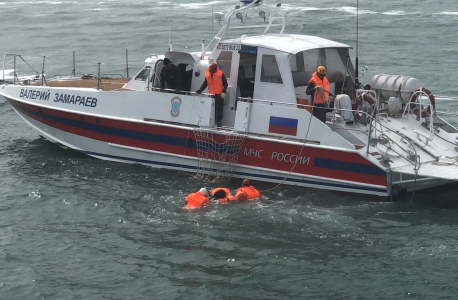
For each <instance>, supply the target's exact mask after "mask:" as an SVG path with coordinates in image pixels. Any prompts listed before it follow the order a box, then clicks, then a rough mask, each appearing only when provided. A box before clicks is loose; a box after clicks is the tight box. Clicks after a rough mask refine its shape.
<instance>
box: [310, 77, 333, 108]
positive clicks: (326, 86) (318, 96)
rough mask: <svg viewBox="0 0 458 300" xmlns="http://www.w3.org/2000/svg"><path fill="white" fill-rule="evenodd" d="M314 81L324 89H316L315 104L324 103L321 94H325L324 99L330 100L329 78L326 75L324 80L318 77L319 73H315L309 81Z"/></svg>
mask: <svg viewBox="0 0 458 300" xmlns="http://www.w3.org/2000/svg"><path fill="white" fill-rule="evenodd" d="M310 82H313V83H314V84H315V86H321V87H322V88H323V89H316V92H315V104H323V99H322V97H321V95H322V94H323V96H324V100H325V101H328V98H329V80H328V79H327V78H326V77H324V78H323V80H321V79H320V77H318V75H317V73H316V72H315V73H313V76H312V78H310V80H309V83H310Z"/></svg>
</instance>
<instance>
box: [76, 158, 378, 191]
mask: <svg viewBox="0 0 458 300" xmlns="http://www.w3.org/2000/svg"><path fill="white" fill-rule="evenodd" d="M77 151H80V152H81V153H84V154H87V155H93V156H101V157H106V158H112V159H118V160H126V161H131V162H135V163H141V164H150V165H158V166H164V167H171V168H182V169H187V170H189V171H190V172H196V171H197V167H195V166H189V165H182V164H175V163H166V162H160V161H152V160H144V159H138V158H130V157H123V156H116V155H111V154H101V153H96V152H90V151H81V150H77ZM234 174H235V175H240V176H249V177H256V178H260V179H271V180H279V181H281V180H283V179H285V177H279V176H272V175H262V174H259V173H247V172H234ZM285 181H288V182H291V183H301V184H313V185H319V186H323V187H334V188H341V189H342V188H344V189H352V190H359V191H366V192H376V193H383V194H386V193H387V191H386V188H374V187H362V186H351V185H345V184H338V183H327V182H317V181H311V180H305V179H295V178H286V180H285Z"/></svg>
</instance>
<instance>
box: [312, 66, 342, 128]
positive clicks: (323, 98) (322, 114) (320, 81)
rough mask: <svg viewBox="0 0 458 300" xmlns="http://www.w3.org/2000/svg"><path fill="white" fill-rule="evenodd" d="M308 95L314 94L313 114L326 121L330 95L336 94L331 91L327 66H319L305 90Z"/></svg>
mask: <svg viewBox="0 0 458 300" xmlns="http://www.w3.org/2000/svg"><path fill="white" fill-rule="evenodd" d="M305 93H306V94H307V95H311V96H312V105H313V106H314V107H313V115H314V116H315V117H316V118H318V119H319V120H321V122H323V123H326V111H327V109H326V105H325V102H326V103H327V101H328V99H329V95H331V96H335V95H334V94H332V93H330V92H329V81H328V79H327V78H326V68H325V67H323V66H319V67H318V68H317V70H316V72H315V73H313V76H312V78H310V80H309V85H308V86H307V90H306V91H305Z"/></svg>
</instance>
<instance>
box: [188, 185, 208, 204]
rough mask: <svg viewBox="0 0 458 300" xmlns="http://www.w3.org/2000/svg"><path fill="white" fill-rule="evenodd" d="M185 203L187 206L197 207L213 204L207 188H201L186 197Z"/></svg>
mask: <svg viewBox="0 0 458 300" xmlns="http://www.w3.org/2000/svg"><path fill="white" fill-rule="evenodd" d="M185 204H186V208H197V207H202V206H205V205H208V204H211V200H210V199H209V198H208V191H207V189H206V188H201V189H200V190H199V191H198V192H196V193H191V194H189V195H188V196H187V197H186V201H185Z"/></svg>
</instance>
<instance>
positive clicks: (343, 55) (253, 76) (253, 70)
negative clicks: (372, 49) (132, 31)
mask: <svg viewBox="0 0 458 300" xmlns="http://www.w3.org/2000/svg"><path fill="white" fill-rule="evenodd" d="M349 49H350V47H349V46H347V45H345V44H341V43H337V42H333V41H330V40H326V39H323V38H319V37H315V36H303V35H293V34H290V35H286V34H281V35H280V34H269V35H262V36H253V37H241V38H238V39H230V40H225V41H223V42H221V43H219V44H218V46H217V47H216V49H215V50H214V51H213V52H211V53H209V54H208V55H207V56H206V57H204V58H201V57H199V53H185V52H178V51H169V52H167V53H165V55H164V56H160V57H158V56H155V55H153V56H151V57H149V58H148V59H147V60H146V61H145V62H146V65H145V66H144V68H143V69H142V70H140V71H139V72H138V74H136V75H135V76H134V77H133V79H132V80H131V81H130V82H129V83H128V84H127V85H126V86H125V88H130V89H134V90H151V89H154V88H159V87H160V78H159V77H160V72H161V70H162V67H163V59H164V58H168V59H170V60H171V61H172V63H173V64H175V65H176V66H178V68H179V70H180V71H181V72H180V80H181V81H182V90H181V91H178V92H177V93H178V94H180V93H186V92H194V91H196V90H198V89H199V87H200V86H201V85H202V83H203V81H204V79H205V71H206V69H207V68H208V66H209V65H210V64H212V63H214V62H215V63H217V64H218V67H219V68H220V69H221V70H222V71H223V73H224V74H225V76H226V78H227V81H228V86H229V87H228V90H227V96H226V99H225V105H224V118H223V126H228V127H234V120H235V114H236V108H237V102H238V101H240V100H243V99H247V98H251V99H253V100H254V101H256V100H264V101H271V104H272V105H284V103H288V104H296V103H297V101H298V98H299V99H307V100H310V96H309V95H306V93H305V91H306V89H307V86H308V82H309V80H310V78H311V77H312V75H313V73H314V72H315V71H316V69H317V67H318V66H325V67H326V69H327V75H326V77H327V78H328V80H329V82H330V90H331V92H332V93H334V94H342V93H345V92H346V91H347V90H351V89H353V87H354V77H353V74H354V69H353V66H352V63H351V60H350V55H349ZM167 88H168V87H167V84H166V89H167ZM166 92H169V91H166Z"/></svg>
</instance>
